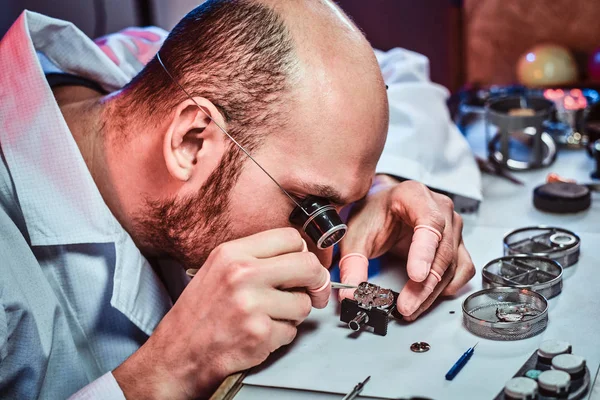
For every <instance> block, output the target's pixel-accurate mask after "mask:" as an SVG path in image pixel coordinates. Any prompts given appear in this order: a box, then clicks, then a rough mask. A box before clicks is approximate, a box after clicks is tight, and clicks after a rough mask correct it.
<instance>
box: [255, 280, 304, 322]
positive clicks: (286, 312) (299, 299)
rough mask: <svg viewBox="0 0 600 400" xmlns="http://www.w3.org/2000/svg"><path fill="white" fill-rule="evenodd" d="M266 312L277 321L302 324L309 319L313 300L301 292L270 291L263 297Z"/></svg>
mask: <svg viewBox="0 0 600 400" xmlns="http://www.w3.org/2000/svg"><path fill="white" fill-rule="evenodd" d="M261 302H262V303H263V307H264V310H266V313H267V314H268V315H269V316H270V317H271V318H272V319H277V320H287V321H294V322H295V323H296V324H299V323H301V322H302V321H304V320H305V319H306V317H308V315H309V314H310V311H311V309H312V302H311V298H310V296H309V295H308V294H306V293H305V292H301V291H281V290H275V289H273V290H270V291H268V292H266V293H265V295H264V296H263V297H262V300H261Z"/></svg>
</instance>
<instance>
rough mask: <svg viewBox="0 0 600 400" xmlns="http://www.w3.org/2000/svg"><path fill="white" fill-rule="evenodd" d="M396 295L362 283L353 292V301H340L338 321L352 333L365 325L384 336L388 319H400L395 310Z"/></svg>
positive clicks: (376, 286)
mask: <svg viewBox="0 0 600 400" xmlns="http://www.w3.org/2000/svg"><path fill="white" fill-rule="evenodd" d="M398 295H399V294H398V293H397V292H394V291H392V290H390V289H384V288H382V287H380V286H378V285H375V284H372V283H369V282H362V283H360V284H359V285H358V288H357V289H356V290H355V291H354V300H352V299H343V300H342V308H341V312H340V321H342V322H345V323H347V324H348V327H349V328H350V329H352V330H353V331H359V330H360V329H361V328H362V327H363V326H364V325H367V326H370V327H372V328H373V330H374V332H375V333H376V334H377V335H382V336H385V335H386V334H387V328H388V323H389V320H390V317H392V318H396V319H401V318H402V315H401V314H400V313H399V312H398V310H397V309H396V301H397V299H398Z"/></svg>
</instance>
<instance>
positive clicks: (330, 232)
mask: <svg viewBox="0 0 600 400" xmlns="http://www.w3.org/2000/svg"><path fill="white" fill-rule="evenodd" d="M290 222H291V223H292V224H294V225H296V226H298V227H302V230H303V231H304V232H305V233H306V234H307V235H308V237H309V238H310V239H311V240H312V241H313V242H314V243H315V244H316V245H317V247H318V248H319V249H321V250H323V249H326V248H329V247H331V246H333V245H334V244H336V243H338V242H339V241H340V240H342V238H343V237H344V236H345V235H346V231H347V230H348V227H347V226H346V224H344V223H343V222H342V219H341V218H340V215H339V214H338V213H337V211H336V209H335V207H334V206H333V205H331V203H330V202H329V200H327V199H325V198H323V197H317V196H309V197H307V198H306V199H304V200H302V202H300V207H296V208H294V210H293V211H292V213H291V214H290Z"/></svg>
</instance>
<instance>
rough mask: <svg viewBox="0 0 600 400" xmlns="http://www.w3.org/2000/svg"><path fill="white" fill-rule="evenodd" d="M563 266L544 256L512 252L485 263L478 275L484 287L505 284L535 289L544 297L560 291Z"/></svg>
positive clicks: (550, 296)
mask: <svg viewBox="0 0 600 400" xmlns="http://www.w3.org/2000/svg"><path fill="white" fill-rule="evenodd" d="M562 275H563V268H562V267H561V266H560V264H559V263H558V262H556V261H554V260H551V259H549V258H546V257H536V256H528V255H524V254H522V255H515V256H508V257H500V258H496V259H494V260H492V261H490V262H489V263H487V264H486V265H485V266H484V267H483V269H482V271H481V278H482V281H483V287H484V288H486V289H487V288H491V287H498V286H508V287H513V288H517V289H528V290H533V291H534V292H538V293H539V294H541V295H542V296H544V297H545V298H546V299H551V298H552V297H554V296H557V295H558V294H560V292H561V291H562V286H563V280H562Z"/></svg>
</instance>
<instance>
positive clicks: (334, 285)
mask: <svg viewBox="0 0 600 400" xmlns="http://www.w3.org/2000/svg"><path fill="white" fill-rule="evenodd" d="M331 288H332V289H356V288H358V286H356V285H348V284H346V283H339V282H331Z"/></svg>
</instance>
